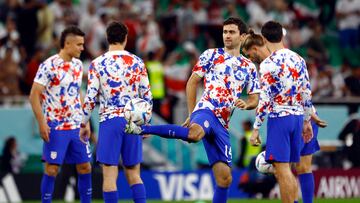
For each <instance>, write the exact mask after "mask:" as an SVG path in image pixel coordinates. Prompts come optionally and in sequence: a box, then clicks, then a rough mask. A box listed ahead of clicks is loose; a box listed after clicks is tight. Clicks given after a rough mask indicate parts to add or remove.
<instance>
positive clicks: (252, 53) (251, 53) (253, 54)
mask: <svg viewBox="0 0 360 203" xmlns="http://www.w3.org/2000/svg"><path fill="white" fill-rule="evenodd" d="M244 54H246V55H247V56H248V58H249V59H250V60H251V61H252V62H255V63H258V64H260V63H261V61H262V59H261V57H260V56H259V54H258V49H257V48H256V47H255V46H252V47H251V48H250V49H248V50H244Z"/></svg>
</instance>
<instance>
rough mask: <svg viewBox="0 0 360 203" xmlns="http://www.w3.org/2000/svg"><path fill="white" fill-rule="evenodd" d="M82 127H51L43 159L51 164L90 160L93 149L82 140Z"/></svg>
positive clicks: (77, 162)
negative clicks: (70, 128)
mask: <svg viewBox="0 0 360 203" xmlns="http://www.w3.org/2000/svg"><path fill="white" fill-rule="evenodd" d="M79 131H80V129H75V130H55V129H53V128H51V130H50V134H49V138H50V141H49V142H44V145H43V156H42V160H43V161H45V162H47V163H50V164H58V165H61V164H63V162H65V163H68V164H81V163H86V162H90V159H91V150H90V144H89V142H88V143H87V144H85V143H83V142H81V141H80V136H79Z"/></svg>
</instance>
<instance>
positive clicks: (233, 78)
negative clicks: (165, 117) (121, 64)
mask: <svg viewBox="0 0 360 203" xmlns="http://www.w3.org/2000/svg"><path fill="white" fill-rule="evenodd" d="M246 32H247V26H246V25H245V23H244V22H243V21H242V20H240V19H238V18H229V19H227V20H225V21H224V23H223V41H224V45H225V47H224V48H215V49H208V50H206V51H205V52H204V53H202V54H201V56H200V58H199V60H198V62H197V64H196V65H195V66H194V68H193V73H192V75H191V77H190V79H189V80H188V82H187V87H186V94H187V103H188V112H189V115H190V118H189V119H187V121H186V122H185V126H187V127H181V126H177V125H159V126H145V125H144V126H141V127H139V126H136V125H135V124H134V123H131V122H130V123H129V124H128V126H127V129H126V130H127V131H128V132H132V133H135V134H155V135H159V136H161V137H164V138H175V139H182V140H185V141H188V142H198V141H200V140H202V141H203V144H204V147H205V150H206V153H207V156H208V160H209V162H210V165H211V167H212V170H213V173H214V176H215V181H216V189H215V194H214V197H213V202H215V203H222V202H226V200H227V196H228V195H227V194H228V188H229V186H230V184H231V182H232V176H231V160H232V154H231V146H230V136H229V132H228V123H229V120H230V116H231V113H232V110H233V109H234V107H238V108H240V109H246V110H248V109H254V108H255V107H256V106H257V104H258V93H259V82H258V78H257V72H256V68H255V65H254V64H253V63H252V62H251V61H250V60H248V59H246V58H245V57H244V56H242V55H241V54H240V45H241V42H242V40H243V38H244V37H245V36H246ZM203 78H204V79H203ZM201 80H204V83H205V85H204V86H205V91H204V93H203V96H202V98H201V99H200V101H199V102H198V103H196V89H197V85H198V84H199V83H200V81H201ZM244 89H246V91H247V94H248V95H249V97H248V99H247V101H244V100H242V99H240V96H241V93H242V91H243V90H244Z"/></svg>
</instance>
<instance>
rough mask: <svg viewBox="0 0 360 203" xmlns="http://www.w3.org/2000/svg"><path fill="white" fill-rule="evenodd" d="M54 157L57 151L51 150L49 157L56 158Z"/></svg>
mask: <svg viewBox="0 0 360 203" xmlns="http://www.w3.org/2000/svg"><path fill="white" fill-rule="evenodd" d="M56 157H57V152H54V151H52V152H51V153H50V158H51V159H56Z"/></svg>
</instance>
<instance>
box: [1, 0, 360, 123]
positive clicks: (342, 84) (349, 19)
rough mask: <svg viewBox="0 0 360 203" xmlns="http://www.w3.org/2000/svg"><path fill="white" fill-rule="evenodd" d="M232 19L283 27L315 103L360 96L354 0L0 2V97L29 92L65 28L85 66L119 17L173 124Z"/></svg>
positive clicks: (358, 5)
mask: <svg viewBox="0 0 360 203" xmlns="http://www.w3.org/2000/svg"><path fill="white" fill-rule="evenodd" d="M230 16H237V17H241V18H242V19H243V20H244V21H245V22H247V23H248V25H249V26H250V27H251V28H252V29H254V30H255V31H259V28H260V27H261V25H262V24H263V23H265V22H266V21H268V20H271V19H274V20H277V21H279V22H280V23H282V24H283V25H284V26H285V27H286V30H287V35H286V40H285V42H286V45H287V46H288V47H289V48H291V49H293V50H295V51H297V52H298V53H299V54H300V55H302V56H303V57H305V58H306V60H307V63H308V69H309V74H310V77H311V83H312V90H313V94H314V97H315V98H321V97H326V96H330V97H338V98H340V97H343V96H346V95H352V96H360V62H359V60H360V59H359V58H360V57H359V56H360V31H359V25H360V1H358V0H273V1H268V0H97V1H91V0H0V96H4V95H5V96H7V95H9V96H13V95H28V94H29V91H30V88H31V85H32V81H33V78H34V76H35V74H36V71H37V68H38V66H39V64H40V63H41V61H43V60H44V59H45V58H47V57H48V56H50V55H53V54H55V53H57V52H58V49H59V44H58V38H59V36H60V33H61V31H62V30H63V29H64V28H65V27H66V26H68V25H74V24H75V25H78V26H79V27H80V28H81V29H82V30H83V31H84V32H85V33H86V39H85V40H86V41H85V46H86V49H85V51H84V53H83V54H82V56H81V59H82V60H83V62H84V67H85V69H86V68H87V67H88V65H89V63H90V61H91V60H92V59H94V58H95V57H96V56H98V55H100V54H101V53H104V52H105V51H106V49H107V47H106V46H107V45H106V39H105V29H106V25H107V24H108V23H109V22H110V21H112V20H120V21H123V22H124V23H125V24H126V25H127V26H128V29H129V35H128V43H127V47H126V49H127V50H128V51H130V52H133V53H135V54H137V55H139V56H140V57H142V58H143V59H144V61H145V62H146V65H147V68H148V72H149V77H150V82H151V86H152V91H153V95H154V100H155V102H154V104H155V106H154V110H155V111H157V112H158V113H159V114H161V115H162V116H163V117H164V118H166V119H167V120H168V121H172V118H171V116H172V115H173V114H172V113H171V109H173V107H174V106H176V105H180V106H183V104H184V103H185V102H184V101H185V85H186V81H187V79H188V77H189V76H190V73H191V68H192V66H193V65H194V63H196V60H197V58H198V56H199V54H201V52H203V51H204V50H205V49H207V48H212V47H217V46H218V47H221V46H223V45H222V30H221V26H222V22H223V20H224V19H226V18H227V17H230ZM85 77H86V74H85ZM185 112H186V111H185Z"/></svg>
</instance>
